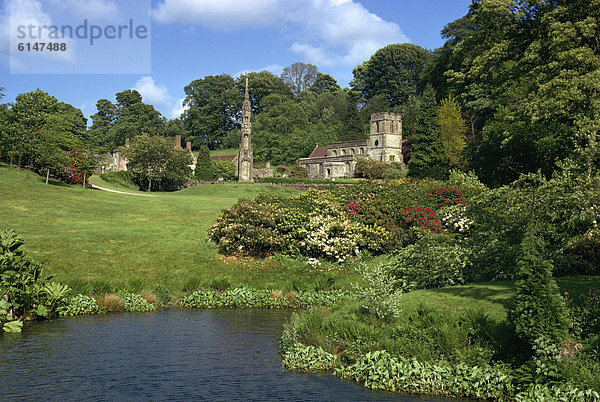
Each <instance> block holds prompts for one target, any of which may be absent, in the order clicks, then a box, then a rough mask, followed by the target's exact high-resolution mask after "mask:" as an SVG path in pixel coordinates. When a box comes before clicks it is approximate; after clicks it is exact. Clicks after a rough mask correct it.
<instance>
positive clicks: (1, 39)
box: [0, 0, 470, 118]
mask: <svg viewBox="0 0 600 402" xmlns="http://www.w3.org/2000/svg"><path fill="white" fill-rule="evenodd" d="M0 1H2V3H1V4H2V5H1V6H0V7H1V8H0V27H1V28H0V29H1V30H0V86H2V87H5V91H4V94H5V98H4V100H3V101H4V102H13V101H14V100H15V97H16V96H17V95H18V94H19V93H23V92H28V91H32V90H35V89H37V88H39V89H41V90H43V91H45V92H48V93H49V94H51V95H53V96H55V97H56V98H58V100H59V101H63V102H66V103H70V104H72V105H73V106H75V107H78V108H80V109H81V110H82V111H83V113H84V114H85V115H86V117H89V115H90V114H93V113H95V111H96V109H95V104H96V101H97V100H98V99H102V98H106V99H109V100H111V101H113V102H114V95H115V93H116V92H120V91H122V90H125V89H137V90H138V91H139V92H140V93H141V94H142V96H143V99H144V102H146V103H150V104H153V105H154V106H155V107H156V108H157V109H158V110H159V111H160V112H161V113H162V114H163V115H164V116H166V117H167V118H172V117H177V116H178V115H179V114H180V113H181V111H182V105H181V102H182V100H183V98H184V97H185V93H184V91H183V88H184V86H186V85H188V84H189V83H190V82H191V81H193V80H195V79H199V78H203V77H205V76H207V75H216V74H222V73H226V74H230V75H232V76H234V77H235V76H237V75H239V74H240V73H243V72H247V71H261V70H268V71H271V72H273V73H274V74H277V75H279V74H280V73H281V71H282V69H283V68H284V67H286V66H289V65H291V64H292V63H294V62H299V61H300V62H304V63H312V64H315V65H316V66H317V67H318V69H319V71H321V72H324V73H327V74H330V75H332V76H333V77H334V78H335V79H337V81H338V83H339V84H340V86H342V87H344V86H347V85H348V82H349V81H350V80H351V79H352V69H353V68H354V67H356V66H357V65H359V64H360V63H362V62H363V61H365V60H368V59H369V57H370V56H371V55H372V54H373V53H374V52H375V51H376V50H377V49H379V48H381V47H383V46H386V45H388V44H391V43H403V42H408V43H414V44H416V45H419V46H422V47H424V48H428V49H434V48H437V47H440V46H441V45H442V44H443V40H442V38H441V37H440V31H441V29H442V28H443V27H444V25H446V24H447V23H448V22H451V21H454V20H456V19H457V18H460V17H461V16H463V15H464V14H466V12H467V9H468V5H469V4H470V0H12V1H13V4H12V7H13V8H12V9H11V6H10V5H9V0H0ZM15 5H17V6H18V7H17V8H15V7H16V6H15ZM11 11H12V12H11ZM11 14H12V17H13V18H12V21H11V18H10V17H11ZM16 14H18V18H16V17H15V15H16ZM142 14H143V15H142ZM134 16H135V18H136V19H135V21H136V23H138V24H140V25H143V24H147V25H148V35H147V38H146V39H144V38H138V39H139V40H137V41H135V40H134V39H135V38H133V39H132V40H125V39H123V40H120V41H119V40H112V41H110V40H107V39H105V38H100V39H98V41H97V43H96V44H94V46H95V47H87V48H86V47H85V43H74V42H73V40H70V41H69V40H65V41H64V42H65V43H68V45H69V47H68V51H67V52H63V53H60V52H50V53H46V56H39V55H36V54H35V52H29V53H28V52H20V53H18V52H17V51H16V45H17V43H16V42H19V41H23V40H24V39H16V36H15V35H16V33H15V24H16V23H18V22H20V21H35V22H36V23H38V24H39V26H41V25H42V24H45V25H47V26H49V25H50V24H56V25H58V24H59V23H65V22H64V21H68V22H69V23H70V24H73V25H74V26H75V25H78V24H81V23H82V21H83V20H84V19H87V20H88V21H90V22H89V23H90V24H94V23H95V24H98V26H100V27H101V28H103V29H104V28H107V29H108V30H109V31H108V32H112V31H111V30H110V29H111V28H110V25H108V24H111V23H112V22H111V21H117V20H118V18H121V20H122V21H126V20H128V19H133V18H134ZM144 16H145V17H144ZM130 17H131V18H130ZM144 18H146V20H144ZM121 20H119V21H121ZM15 21H16V22H15ZM61 21H62V22H61ZM140 21H141V22H140ZM11 22H12V23H13V26H12V27H11ZM27 24H29V22H28V23H27ZM142 32H143V31H142ZM11 38H12V39H13V41H12V43H11ZM103 39H104V41H103ZM75 40H77V39H75ZM29 41H30V42H35V41H32V40H31V39H29ZM55 41H56V40H55ZM21 43H22V42H21ZM86 49H87V50H86ZM90 49H91V50H90ZM11 50H12V54H13V56H11ZM25 53H28V54H29V56H25ZM48 55H49V56H48ZM36 57H37V59H36ZM11 62H12V63H13V64H12V67H13V70H12V71H13V72H19V74H11ZM61 66H62V67H61ZM74 66H77V67H74ZM28 68H29V69H28ZM31 71H35V72H40V71H43V72H45V73H44V74H26V73H25V72H31ZM72 71H79V72H83V73H78V74H64V73H60V74H59V73H57V72H72ZM90 71H93V72H102V74H96V73H94V74H90V73H87V72H90ZM115 72H128V74H118V73H115ZM130 72H133V73H130Z"/></svg>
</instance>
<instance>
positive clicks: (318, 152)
mask: <svg viewBox="0 0 600 402" xmlns="http://www.w3.org/2000/svg"><path fill="white" fill-rule="evenodd" d="M324 156H327V145H322V146H320V147H315V149H314V150H313V151H312V153H311V154H310V155H309V156H308V157H309V158H322V157H324Z"/></svg>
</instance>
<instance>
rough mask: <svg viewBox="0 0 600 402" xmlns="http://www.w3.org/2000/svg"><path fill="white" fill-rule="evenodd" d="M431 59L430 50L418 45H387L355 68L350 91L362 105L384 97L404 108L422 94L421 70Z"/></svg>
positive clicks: (392, 103) (394, 104)
mask: <svg viewBox="0 0 600 402" xmlns="http://www.w3.org/2000/svg"><path fill="white" fill-rule="evenodd" d="M428 58H429V54H428V53H427V51H426V50H425V49H423V48H422V47H420V46H417V45H411V44H408V43H403V44H395V45H388V46H386V47H384V48H382V49H379V50H378V51H377V52H375V54H374V55H373V56H371V58H370V59H369V60H367V61H365V62H364V63H362V64H361V65H359V66H358V67H356V68H355V69H354V71H353V74H354V79H353V80H352V82H350V86H351V90H352V91H353V93H354V94H355V96H357V97H358V99H357V100H358V101H359V102H360V103H365V102H368V101H369V100H370V99H371V98H373V97H374V96H375V95H378V94H383V95H385V96H386V97H387V99H388V103H389V104H390V105H392V106H398V105H401V104H403V103H404V102H406V100H407V99H408V98H409V97H410V96H413V95H416V94H418V93H419V85H420V81H421V71H422V70H423V68H424V66H425V63H426V62H427V59H428Z"/></svg>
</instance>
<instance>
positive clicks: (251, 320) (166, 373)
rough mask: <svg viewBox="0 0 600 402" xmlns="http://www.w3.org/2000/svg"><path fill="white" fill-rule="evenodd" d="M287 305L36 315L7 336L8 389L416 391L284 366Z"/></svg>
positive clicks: (69, 393)
mask: <svg viewBox="0 0 600 402" xmlns="http://www.w3.org/2000/svg"><path fill="white" fill-rule="evenodd" d="M289 314H290V312H289V311H287V310H260V309H240V310H206V311H201V310H198V311H164V312H157V313H152V314H109V315H102V316H96V317H76V318H69V319H60V320H54V321H49V322H44V323H40V324H34V325H29V326H28V327H27V328H26V330H25V332H24V333H22V334H5V335H2V336H0V395H2V399H6V398H24V399H28V400H31V399H35V400H39V399H43V400H80V399H93V400H140V399H144V400H166V399H171V400H181V399H193V400H303V401H305V400H315V401H325V400H327V401H347V400H392V399H395V400H397V399H403V400H415V398H412V397H406V396H404V397H401V396H399V395H395V394H391V393H386V392H377V391H370V390H367V389H364V388H362V387H361V386H359V385H357V384H354V383H349V382H346V381H343V380H341V379H339V378H336V377H333V376H330V375H319V374H312V375H305V374H298V373H289V372H286V371H284V370H283V369H282V368H281V358H280V356H279V355H278V337H279V335H280V333H281V325H282V324H283V322H284V321H285V320H286V318H287V317H288V316H289ZM418 399H419V400H429V398H418ZM437 400H439V399H437Z"/></svg>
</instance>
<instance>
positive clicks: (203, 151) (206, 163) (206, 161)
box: [194, 144, 216, 181]
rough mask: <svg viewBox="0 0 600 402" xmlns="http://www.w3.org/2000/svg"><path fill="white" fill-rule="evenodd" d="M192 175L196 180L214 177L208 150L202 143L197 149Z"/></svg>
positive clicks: (210, 179)
mask: <svg viewBox="0 0 600 402" xmlns="http://www.w3.org/2000/svg"><path fill="white" fill-rule="evenodd" d="M194 175H195V176H196V178H197V179H198V180H202V181H214V180H215V178H216V173H215V167H214V165H213V163H212V161H211V160H210V150H209V149H208V147H207V146H206V144H202V145H201V146H200V150H199V151H198V160H197V162H196V171H195V172H194Z"/></svg>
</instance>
